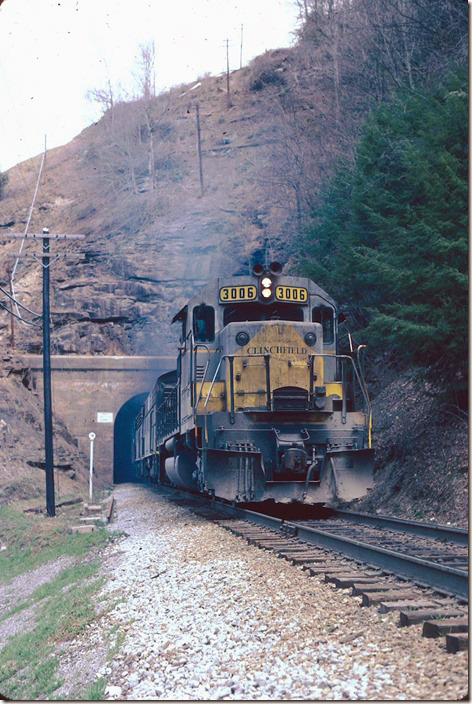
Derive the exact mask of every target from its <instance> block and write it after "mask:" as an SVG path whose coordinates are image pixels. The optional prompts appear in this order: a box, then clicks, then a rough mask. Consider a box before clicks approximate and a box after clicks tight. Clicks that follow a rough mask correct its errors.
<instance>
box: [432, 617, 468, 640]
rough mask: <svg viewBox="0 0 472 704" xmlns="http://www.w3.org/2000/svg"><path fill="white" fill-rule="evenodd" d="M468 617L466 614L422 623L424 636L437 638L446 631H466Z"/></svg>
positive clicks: (446, 632) (445, 633)
mask: <svg viewBox="0 0 472 704" xmlns="http://www.w3.org/2000/svg"><path fill="white" fill-rule="evenodd" d="M468 631H469V619H468V618H467V617H466V616H462V617H458V618H444V619H438V620H435V621H425V622H424V623H423V635H424V637H425V638H438V637H439V636H445V635H447V634H448V633H468Z"/></svg>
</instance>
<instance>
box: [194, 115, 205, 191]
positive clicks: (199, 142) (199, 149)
mask: <svg viewBox="0 0 472 704" xmlns="http://www.w3.org/2000/svg"><path fill="white" fill-rule="evenodd" d="M195 111H196V114H197V142H198V165H199V169H200V192H201V195H202V196H203V164H202V139H201V135H200V106H199V104H198V103H197V104H196V105H195Z"/></svg>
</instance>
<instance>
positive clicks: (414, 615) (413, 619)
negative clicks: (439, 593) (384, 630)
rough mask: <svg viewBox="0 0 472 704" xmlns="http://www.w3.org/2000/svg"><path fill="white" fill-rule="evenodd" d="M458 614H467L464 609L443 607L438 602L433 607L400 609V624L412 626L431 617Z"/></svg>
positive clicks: (452, 616) (441, 617)
mask: <svg viewBox="0 0 472 704" xmlns="http://www.w3.org/2000/svg"><path fill="white" fill-rule="evenodd" d="M456 616H465V613H464V611H460V610H459V609H454V608H452V609H451V608H449V607H447V606H446V607H443V608H441V607H440V606H438V605H437V604H436V605H435V607H434V608H432V609H417V610H413V609H409V608H408V609H405V610H402V611H400V626H412V625H413V624H415V623H422V622H423V621H428V620H429V619H436V618H438V619H443V618H454V617H456Z"/></svg>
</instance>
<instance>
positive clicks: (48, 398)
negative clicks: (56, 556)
mask: <svg viewBox="0 0 472 704" xmlns="http://www.w3.org/2000/svg"><path fill="white" fill-rule="evenodd" d="M5 237H8V238H12V239H34V240H37V239H39V240H42V243H43V248H42V249H43V251H42V257H41V260H39V259H38V257H36V255H35V254H29V256H32V257H33V259H36V261H40V262H41V265H42V268H43V314H42V319H43V389H44V448H45V469H46V511H47V514H48V516H51V517H53V516H55V515H56V505H55V496H54V450H53V434H52V394H51V331H50V317H51V313H50V305H49V268H50V266H51V264H52V262H53V261H55V260H56V259H59V257H60V256H61V255H60V254H56V255H54V257H53V255H52V254H51V246H50V240H51V239H56V240H59V239H64V240H83V239H85V235H57V234H54V235H50V233H49V230H48V228H47V227H45V228H43V231H42V233H41V234H33V233H31V234H30V233H28V234H26V235H23V234H20V233H5ZM14 256H16V257H19V256H28V254H24V255H21V254H15V255H14ZM62 256H64V255H62ZM66 256H67V255H66ZM73 256H77V255H73Z"/></svg>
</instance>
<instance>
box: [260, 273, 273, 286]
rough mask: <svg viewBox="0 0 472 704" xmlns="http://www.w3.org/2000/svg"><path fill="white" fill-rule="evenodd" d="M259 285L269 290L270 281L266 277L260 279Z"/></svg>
mask: <svg viewBox="0 0 472 704" xmlns="http://www.w3.org/2000/svg"><path fill="white" fill-rule="evenodd" d="M261 284H262V285H263V286H264V288H269V286H272V279H269V277H268V276H265V277H264V278H263V279H262V281H261Z"/></svg>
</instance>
